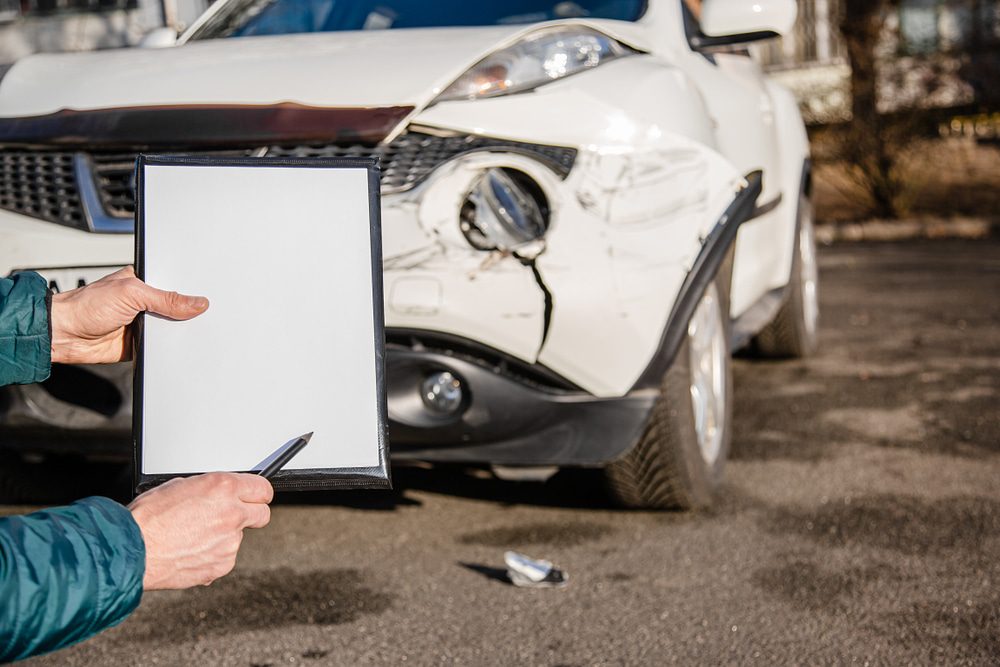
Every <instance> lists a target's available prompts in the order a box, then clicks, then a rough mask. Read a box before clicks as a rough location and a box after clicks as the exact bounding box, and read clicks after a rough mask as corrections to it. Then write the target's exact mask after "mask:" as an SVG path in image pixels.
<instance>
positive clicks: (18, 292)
mask: <svg viewBox="0 0 1000 667" xmlns="http://www.w3.org/2000/svg"><path fill="white" fill-rule="evenodd" d="M49 299H50V296H49V290H48V285H47V284H46V282H45V279H44V278H42V277H41V276H40V275H38V274H37V273H31V272H25V273H15V274H14V275H13V276H11V277H10V278H0V386H2V385H5V384H32V383H34V382H41V381H42V380H45V379H46V378H48V377H49V371H50V368H51V365H52V342H51V341H52V329H51V328H50V326H49V304H50V301H49Z"/></svg>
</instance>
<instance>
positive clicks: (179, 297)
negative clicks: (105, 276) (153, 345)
mask: <svg viewBox="0 0 1000 667" xmlns="http://www.w3.org/2000/svg"><path fill="white" fill-rule="evenodd" d="M125 270H126V269H122V271H125ZM115 275H117V274H115ZM129 290H130V292H131V298H132V299H133V301H134V302H135V306H136V309H137V310H144V311H147V312H150V313H155V314H157V315H161V316H163V317H169V318H170V319H172V320H190V319H191V318H192V317H197V316H198V315H201V314H202V313H204V312H205V311H206V310H208V299H206V298H205V297H203V296H188V295H186V294H179V293H177V292H167V291H164V290H160V289H156V288H155V287H150V286H149V285H147V284H146V283H144V282H142V281H141V280H139V279H138V278H136V279H133V280H129Z"/></svg>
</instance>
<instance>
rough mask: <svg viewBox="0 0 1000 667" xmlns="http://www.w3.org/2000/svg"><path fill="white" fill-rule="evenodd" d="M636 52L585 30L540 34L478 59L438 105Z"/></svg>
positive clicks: (527, 86) (528, 86) (514, 89)
mask: <svg viewBox="0 0 1000 667" xmlns="http://www.w3.org/2000/svg"><path fill="white" fill-rule="evenodd" d="M633 53H636V51H634V50H632V49H630V48H629V47H627V46H625V45H624V44H622V43H621V42H618V41H617V40H615V39H613V38H611V37H608V36H607V35H605V34H604V33H601V32H598V31H597V30H594V29H592V28H587V27H584V26H568V27H560V28H552V29H549V30H542V31H540V32H537V33H534V34H532V35H528V36H527V37H525V38H524V39H522V40H521V41H519V42H517V43H516V44H514V45H512V46H508V47H507V48H504V49H500V50H499V51H496V52H495V53H492V54H490V55H489V56H487V57H486V58H483V59H482V60H480V61H479V62H478V63H477V64H475V65H473V66H472V68H471V69H470V70H469V71H468V72H466V73H465V74H463V75H462V76H460V77H459V78H458V79H457V80H456V81H455V82H454V83H452V84H451V85H450V86H448V88H447V89H445V91H444V92H443V93H441V94H440V95H439V96H438V98H437V100H436V101H438V102H443V101H448V100H473V99H477V98H482V97H495V96H497V95H506V94H509V93H518V92H523V91H526V90H533V89H535V88H537V87H539V86H541V85H544V84H546V83H549V82H551V81H555V80H557V79H562V78H564V77H567V76H570V75H572V74H577V73H578V72H583V71H585V70H588V69H593V68H594V67H597V66H598V65H602V64H604V63H606V62H608V61H610V60H614V59H615V58H619V57H621V56H625V55H630V54H633Z"/></svg>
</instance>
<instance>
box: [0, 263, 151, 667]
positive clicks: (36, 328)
mask: <svg viewBox="0 0 1000 667" xmlns="http://www.w3.org/2000/svg"><path fill="white" fill-rule="evenodd" d="M49 304H50V301H49V292H48V289H47V285H46V283H45V280H44V279H43V278H42V277H41V276H39V275H38V274H36V273H20V274H15V275H14V276H13V277H11V278H2V279H0V385H2V384H27V383H30V382H41V381H42V380H44V379H46V378H47V377H48V375H49V370H50V366H51V343H50V341H51V330H50V327H49ZM145 570H146V547H145V542H144V541H143V538H142V532H141V531H140V530H139V526H138V525H137V524H136V523H135V520H134V519H133V518H132V514H131V513H130V512H129V511H128V510H127V509H126V508H125V507H123V506H121V505H119V504H118V503H116V502H114V501H112V500H109V499H107V498H87V499H85V500H81V501H79V502H76V503H74V504H72V505H70V506H68V507H57V508H54V509H48V510H44V511H41V512H35V513H34V514H28V515H26V516H9V517H3V518H0V662H8V661H13V660H19V659H22V658H27V657H29V656H33V655H38V654H40V653H45V652H48V651H54V650H56V649H59V648H63V647H66V646H69V645H71V644H74V643H76V642H79V641H82V640H84V639H87V638H88V637H91V636H93V635H95V634H97V633H98V632H101V631H102V630H105V629H107V628H110V627H112V626H114V625H117V624H118V623H120V622H121V621H122V620H124V619H125V617H126V616H128V615H129V614H130V613H132V611H133V610H134V609H135V608H136V607H137V606H138V605H139V601H140V600H141V598H142V579H143V576H144V575H145Z"/></svg>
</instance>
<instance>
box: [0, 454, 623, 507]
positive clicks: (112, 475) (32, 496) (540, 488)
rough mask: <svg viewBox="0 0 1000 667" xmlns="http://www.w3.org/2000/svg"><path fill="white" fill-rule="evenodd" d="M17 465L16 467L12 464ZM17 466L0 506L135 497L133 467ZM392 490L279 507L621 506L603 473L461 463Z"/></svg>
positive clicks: (290, 501) (300, 498) (50, 462)
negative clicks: (542, 475) (512, 471)
mask: <svg viewBox="0 0 1000 667" xmlns="http://www.w3.org/2000/svg"><path fill="white" fill-rule="evenodd" d="M8 464H9V465H8ZM5 465H8V467H9V466H10V465H16V467H17V475H16V477H17V478H18V480H19V483H18V485H17V488H11V489H6V488H4V487H3V485H2V484H0V504H7V505H30V506H42V505H61V504H66V503H71V502H73V501H74V500H77V499H80V498H85V497H87V496H95V495H96V496H106V497H110V498H112V499H113V500H116V501H118V502H120V503H123V504H127V503H129V502H131V500H132V498H133V497H134V495H133V493H132V480H131V469H130V467H129V466H128V465H127V464H123V463H109V462H92V461H90V462H88V461H85V460H82V459H80V458H77V457H49V458H47V459H46V460H44V461H42V462H38V463H25V462H20V461H18V462H14V461H9V462H7V464H5ZM392 481H393V488H392V489H391V490H388V491H306V492H280V493H278V494H277V495H276V498H275V504H277V505H316V506H318V505H331V506H340V507H350V508H354V509H362V510H372V511H392V510H395V509H396V508H397V507H404V506H419V505H420V504H421V502H420V500H419V498H417V497H415V496H414V495H413V493H412V492H413V491H419V492H427V493H435V494H440V495H448V496H455V497H458V498H468V499H474V500H481V501H487V502H493V503H497V504H500V505H508V506H512V505H532V506H539V507H561V508H569V509H614V508H615V505H614V503H613V501H612V499H611V498H610V496H609V495H608V493H607V490H606V488H605V486H604V482H603V478H602V476H601V473H600V471H598V470H575V469H570V470H562V471H560V472H558V473H557V474H555V475H554V476H553V477H552V478H550V479H549V480H548V481H546V482H512V481H505V480H501V479H497V478H496V477H494V476H493V475H492V473H490V472H489V471H488V470H486V469H483V468H474V467H467V466H460V465H435V466H410V465H397V466H393V469H392Z"/></svg>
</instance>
